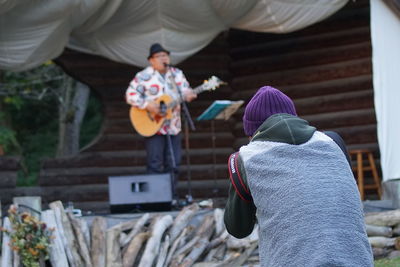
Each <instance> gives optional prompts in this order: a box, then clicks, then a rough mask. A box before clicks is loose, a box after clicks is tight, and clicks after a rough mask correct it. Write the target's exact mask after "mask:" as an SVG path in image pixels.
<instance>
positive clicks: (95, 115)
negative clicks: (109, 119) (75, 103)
mask: <svg viewBox="0 0 400 267" xmlns="http://www.w3.org/2000/svg"><path fill="white" fill-rule="evenodd" d="M101 111H102V107H101V102H100V100H99V99H98V98H97V97H96V96H94V95H93V94H90V97H89V103H88V107H87V109H86V113H85V117H84V118H83V122H82V126H81V132H80V140H79V146H80V147H81V148H83V147H85V146H87V145H88V144H89V143H90V142H91V141H92V140H93V138H95V137H96V136H97V135H98V133H99V132H100V128H101V125H102V121H103V114H102V112H101Z"/></svg>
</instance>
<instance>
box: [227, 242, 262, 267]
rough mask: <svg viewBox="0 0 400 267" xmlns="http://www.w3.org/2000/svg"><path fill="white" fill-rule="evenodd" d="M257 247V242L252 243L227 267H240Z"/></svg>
mask: <svg viewBox="0 0 400 267" xmlns="http://www.w3.org/2000/svg"><path fill="white" fill-rule="evenodd" d="M257 246H258V242H253V244H251V246H250V247H249V248H247V249H245V251H244V252H242V253H241V254H240V256H239V257H238V258H236V259H235V260H234V261H232V262H231V264H229V266H242V265H243V263H244V262H245V261H246V260H247V259H248V258H249V257H250V255H251V253H253V251H254V250H255V249H256V248H257ZM221 266H222V265H221Z"/></svg>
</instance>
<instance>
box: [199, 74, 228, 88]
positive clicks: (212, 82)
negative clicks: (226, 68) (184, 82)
mask: <svg viewBox="0 0 400 267" xmlns="http://www.w3.org/2000/svg"><path fill="white" fill-rule="evenodd" d="M223 84H226V82H224V81H223V80H221V79H220V78H218V77H217V76H211V78H209V79H208V80H205V81H204V83H203V85H202V86H201V87H202V89H203V90H204V91H212V90H215V89H217V88H218V87H219V86H220V85H223Z"/></svg>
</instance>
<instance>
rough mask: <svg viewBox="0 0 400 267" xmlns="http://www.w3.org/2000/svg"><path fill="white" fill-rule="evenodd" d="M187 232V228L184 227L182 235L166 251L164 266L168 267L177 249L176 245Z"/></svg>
mask: <svg viewBox="0 0 400 267" xmlns="http://www.w3.org/2000/svg"><path fill="white" fill-rule="evenodd" d="M187 231H188V227H185V229H183V231H182V233H181V234H180V235H179V236H178V237H177V238H176V239H175V241H174V242H173V243H172V246H171V248H170V250H169V251H168V256H167V259H166V260H165V266H169V263H170V262H171V259H172V256H173V255H174V253H175V250H176V248H177V247H178V244H179V243H180V241H181V240H182V239H183V238H184V236H185V235H186V232H187Z"/></svg>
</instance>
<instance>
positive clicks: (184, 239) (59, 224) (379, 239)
mask: <svg viewBox="0 0 400 267" xmlns="http://www.w3.org/2000/svg"><path fill="white" fill-rule="evenodd" d="M49 207H50V209H49V210H45V211H42V215H41V220H42V221H43V222H45V223H46V225H47V226H48V227H51V228H54V229H55V230H54V232H53V236H54V239H53V240H52V242H53V243H52V246H51V247H50V259H49V261H50V263H51V266H54V267H68V266H74V267H75V266H77V267H81V266H87V267H91V266H93V267H105V266H109V267H111V266H112V267H115V266H118V267H120V266H123V267H128V266H129V267H130V266H139V267H148V266H156V267H161V266H196V267H203V266H204V267H205V266H207V267H216V266H259V255H258V229H257V228H258V227H257V226H256V227H255V229H254V231H253V233H252V234H251V235H250V236H248V237H247V238H244V239H236V238H234V237H233V236H231V235H229V234H228V232H227V231H226V229H225V225H224V222H223V210H222V209H218V208H216V209H212V208H210V207H209V208H205V209H204V208H200V206H199V204H197V203H194V204H192V205H189V206H187V207H185V208H183V209H182V210H181V211H180V212H179V213H177V212H176V213H175V215H176V216H173V214H172V213H165V212H164V213H152V214H150V213H145V214H139V215H138V216H137V217H136V218H134V219H130V220H127V221H124V222H120V223H118V224H116V225H113V226H111V227H108V225H107V224H108V223H107V218H106V217H101V216H97V217H94V218H93V220H92V221H91V223H90V224H89V223H88V220H87V219H84V218H81V217H75V216H74V215H73V213H72V212H68V211H66V210H64V207H63V205H62V203H61V202H60V201H55V202H52V203H50V205H49ZM6 219H7V217H6V218H5V220H4V222H5V223H4V225H3V226H4V227H7V220H6ZM365 223H366V230H367V234H368V239H369V242H370V244H371V246H372V250H373V253H374V258H375V259H378V258H384V257H396V256H397V257H398V256H400V210H391V211H385V212H375V213H367V214H365ZM8 227H9V226H8ZM2 241H3V242H2V251H1V254H2V259H1V262H2V264H3V265H2V266H18V261H17V260H15V257H17V255H16V253H15V252H12V251H11V250H10V247H9V246H7V245H6V244H7V236H6V235H3V238H2Z"/></svg>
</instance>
